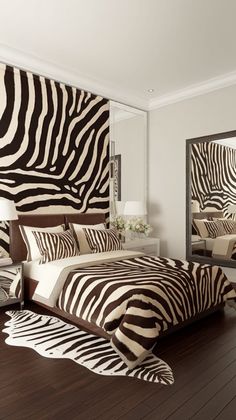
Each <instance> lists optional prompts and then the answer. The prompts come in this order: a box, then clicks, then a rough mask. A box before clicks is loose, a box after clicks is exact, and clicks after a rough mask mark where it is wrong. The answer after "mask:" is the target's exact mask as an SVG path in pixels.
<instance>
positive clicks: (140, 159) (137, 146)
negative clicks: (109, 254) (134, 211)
mask: <svg viewBox="0 0 236 420" xmlns="http://www.w3.org/2000/svg"><path fill="white" fill-rule="evenodd" d="M146 156H147V113H146V112H145V111H141V110H139V109H136V108H132V107H129V106H126V105H123V104H120V103H117V102H113V101H111V103H110V159H111V171H110V181H111V182H110V200H111V215H113V216H114V213H116V214H117V213H118V214H119V212H120V206H122V205H124V203H126V202H127V201H136V202H142V203H145V204H146V189H147V186H146V182H147V177H146V171H147V165H146Z"/></svg>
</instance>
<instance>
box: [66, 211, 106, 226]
mask: <svg viewBox="0 0 236 420" xmlns="http://www.w3.org/2000/svg"><path fill="white" fill-rule="evenodd" d="M65 218H66V225H68V223H78V224H80V225H96V224H98V223H105V221H106V218H105V214H104V213H71V214H65Z"/></svg>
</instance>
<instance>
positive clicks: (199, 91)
mask: <svg viewBox="0 0 236 420" xmlns="http://www.w3.org/2000/svg"><path fill="white" fill-rule="evenodd" d="M235 84H236V71H234V72H231V73H226V74H223V75H221V76H218V77H214V78H212V79H208V80H205V81H204V82H201V83H196V84H193V85H190V86H187V87H186V88H184V89H180V90H176V91H174V92H170V93H168V94H166V95H162V96H157V97H156V98H152V99H151V100H150V101H149V107H148V110H149V111H151V110H153V109H157V108H162V107H164V106H167V105H171V104H174V103H176V102H181V101H184V100H186V99H191V98H194V97H195V96H200V95H205V94H206V93H210V92H214V91H215V90H218V89H223V88H226V87H229V86H232V85H235Z"/></svg>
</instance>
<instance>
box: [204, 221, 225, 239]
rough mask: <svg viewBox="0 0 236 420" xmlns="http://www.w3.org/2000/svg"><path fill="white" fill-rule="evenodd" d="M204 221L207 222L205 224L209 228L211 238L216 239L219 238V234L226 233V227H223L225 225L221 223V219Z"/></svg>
mask: <svg viewBox="0 0 236 420" xmlns="http://www.w3.org/2000/svg"><path fill="white" fill-rule="evenodd" d="M204 223H205V226H206V228H207V231H208V234H209V236H210V238H213V239H214V238H217V237H218V236H224V235H226V232H225V229H224V228H223V225H222V224H221V223H219V221H217V220H216V221H211V220H208V221H206V222H204Z"/></svg>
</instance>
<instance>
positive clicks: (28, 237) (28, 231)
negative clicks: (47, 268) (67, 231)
mask: <svg viewBox="0 0 236 420" xmlns="http://www.w3.org/2000/svg"><path fill="white" fill-rule="evenodd" d="M19 228H20V231H21V235H22V238H23V239H24V242H25V245H26V248H27V261H34V260H38V259H40V258H41V254H40V251H39V248H38V245H37V243H36V239H35V236H34V234H33V233H32V231H34V232H53V233H60V232H64V225H59V226H53V227H46V228H38V227H33V226H23V225H19Z"/></svg>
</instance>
